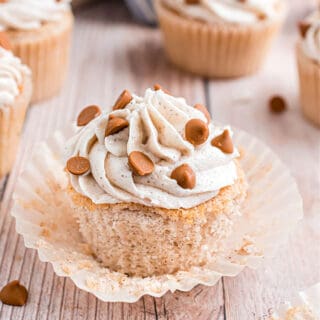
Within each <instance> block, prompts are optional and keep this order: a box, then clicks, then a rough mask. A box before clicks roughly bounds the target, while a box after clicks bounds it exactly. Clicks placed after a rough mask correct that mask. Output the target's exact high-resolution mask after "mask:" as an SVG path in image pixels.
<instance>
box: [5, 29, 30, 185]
mask: <svg viewBox="0 0 320 320" xmlns="http://www.w3.org/2000/svg"><path fill="white" fill-rule="evenodd" d="M8 49H9V42H8V40H7V39H6V38H5V36H4V35H3V34H0V179H1V178H2V177H3V176H5V175H6V174H7V173H8V172H9V171H10V170H11V168H12V165H13V163H14V161H15V157H16V153H17V147H18V145H19V139H20V133H21V130H22V127H23V123H24V118H25V114H26V110H27V107H28V105H29V102H30V99H31V95H32V79H31V71H30V70H29V68H28V67H26V66H25V65H23V64H22V63H21V61H20V59H19V58H17V57H15V56H14V55H13V54H12V52H10V51H9V50H8Z"/></svg>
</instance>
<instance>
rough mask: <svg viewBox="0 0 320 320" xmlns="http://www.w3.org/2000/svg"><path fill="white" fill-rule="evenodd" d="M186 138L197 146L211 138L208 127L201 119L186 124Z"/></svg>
mask: <svg viewBox="0 0 320 320" xmlns="http://www.w3.org/2000/svg"><path fill="white" fill-rule="evenodd" d="M185 136H186V139H187V140H188V141H189V142H190V143H192V144H193V145H195V146H198V145H200V144H203V143H204V142H206V140H207V139H208V136H209V128H208V125H207V124H206V123H205V122H204V121H202V120H200V119H191V120H189V121H188V122H187V124H186V127H185Z"/></svg>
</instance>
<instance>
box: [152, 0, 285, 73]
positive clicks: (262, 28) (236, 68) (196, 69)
mask: <svg viewBox="0 0 320 320" xmlns="http://www.w3.org/2000/svg"><path fill="white" fill-rule="evenodd" d="M156 9H157V14H158V19H159V22H160V27H161V29H162V33H163V38H164V45H165V49H166V53H167V56H168V58H169V59H170V60H171V62H172V63H173V64H175V65H176V66H178V67H179V68H181V69H183V70H186V71H190V72H192V73H195V74H198V75H201V76H206V77H239V76H244V75H248V74H251V73H254V72H255V71H257V70H258V69H259V67H260V66H261V64H262V62H263V61H264V58H265V56H266V53H267V51H268V49H269V47H270V45H271V43H272V40H273V38H274V37H275V35H276V33H277V32H278V30H279V27H280V25H281V22H282V21H281V20H275V21H268V22H265V23H262V22H261V23H259V24H255V25H253V26H240V25H236V26H235V25H229V24H227V23H225V24H215V25H214V24H209V23H203V22H200V21H196V20H193V19H188V18H185V17H183V16H180V15H179V14H177V13H175V12H173V11H172V10H170V9H167V8H166V7H165V6H164V5H163V4H162V3H161V0H157V1H156Z"/></svg>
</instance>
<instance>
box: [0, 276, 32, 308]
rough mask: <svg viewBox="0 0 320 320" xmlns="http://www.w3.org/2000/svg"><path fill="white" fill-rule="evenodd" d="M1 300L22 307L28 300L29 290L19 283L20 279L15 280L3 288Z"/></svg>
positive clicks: (0, 293) (0, 295)
mask: <svg viewBox="0 0 320 320" xmlns="http://www.w3.org/2000/svg"><path fill="white" fill-rule="evenodd" d="M0 300H1V301H2V303H4V304H8V305H11V306H19V307H21V306H24V305H25V304H26V302H27V300H28V291H27V289H26V288H25V287H24V286H22V285H21V284H20V283H19V280H14V281H12V282H10V283H8V284H7V285H6V286H4V287H3V288H2V290H1V291H0Z"/></svg>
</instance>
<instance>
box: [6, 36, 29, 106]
mask: <svg viewBox="0 0 320 320" xmlns="http://www.w3.org/2000/svg"><path fill="white" fill-rule="evenodd" d="M0 40H1V35H0ZM0 43H1V41H0ZM30 74H31V71H30V70H29V68H28V67H27V66H25V65H23V64H22V63H21V61H20V59H19V58H17V57H15V56H14V55H13V54H12V53H11V52H10V51H8V50H6V49H4V48H3V47H1V45H0V109H1V108H4V107H6V106H11V105H12V104H13V103H14V100H15V98H16V97H17V96H18V95H19V94H20V92H21V86H22V85H23V78H24V76H30Z"/></svg>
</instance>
